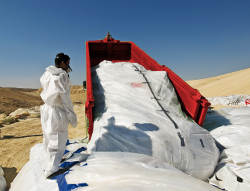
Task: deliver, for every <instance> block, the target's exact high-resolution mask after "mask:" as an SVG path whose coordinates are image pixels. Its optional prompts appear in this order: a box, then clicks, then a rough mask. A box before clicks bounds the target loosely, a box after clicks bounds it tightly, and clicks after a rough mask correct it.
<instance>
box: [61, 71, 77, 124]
mask: <svg viewBox="0 0 250 191" xmlns="http://www.w3.org/2000/svg"><path fill="white" fill-rule="evenodd" d="M58 87H59V89H60V94H59V95H60V98H61V101H62V104H63V107H64V109H65V111H66V113H67V118H68V120H69V122H70V124H71V125H72V126H73V127H76V125H77V117H76V114H75V112H74V109H73V104H72V101H71V99H70V83H69V78H68V76H67V74H66V73H62V74H60V75H59V80H58Z"/></svg>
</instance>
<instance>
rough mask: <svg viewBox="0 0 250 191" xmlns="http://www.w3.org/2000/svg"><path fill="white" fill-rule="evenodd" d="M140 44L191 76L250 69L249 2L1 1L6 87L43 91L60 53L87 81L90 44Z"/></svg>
mask: <svg viewBox="0 0 250 191" xmlns="http://www.w3.org/2000/svg"><path fill="white" fill-rule="evenodd" d="M108 31H109V32H110V33H111V35H112V36H113V37H114V38H115V39H119V40H121V41H133V42H134V43H136V44H137V45H138V46H139V47H140V48H142V49H143V50H144V51H146V52H147V53H148V54H149V55H150V56H151V57H153V58H154V59H155V60H157V61H158V63H160V64H161V65H166V66H168V67H169V68H171V69H172V70H173V71H175V72H176V73H177V74H178V75H179V76H181V77H182V78H183V79H184V80H191V79H200V78H206V77H210V76H215V75H219V74H223V73H228V72H233V71H236V70H241V69H245V68H249V67H250V1H249V0H234V1H232V0H172V1H168V0H162V1H160V0H154V1H153V0H126V1H123V0H105V1H104V0H103V1H102V0H71V1H70V0H67V1H66V0H22V1H20V0H8V1H7V0H0V66H1V68H0V86H2V87H6V86H9V87H30V88H39V87H40V82H39V78H40V76H41V75H42V73H43V72H44V69H45V68H46V67H47V66H49V65H51V64H54V57H55V55H56V54H57V53H58V52H65V53H67V54H68V55H69V56H70V57H71V66H72V69H73V72H72V73H71V74H70V75H71V81H72V84H82V81H83V80H85V73H86V69H85V67H86V66H85V42H86V41H88V40H98V39H102V38H103V37H104V36H105V35H106V33H107V32H108Z"/></svg>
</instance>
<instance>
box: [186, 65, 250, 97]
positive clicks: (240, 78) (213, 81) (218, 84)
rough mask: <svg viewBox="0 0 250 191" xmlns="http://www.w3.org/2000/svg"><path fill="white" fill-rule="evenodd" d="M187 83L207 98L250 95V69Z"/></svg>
mask: <svg viewBox="0 0 250 191" xmlns="http://www.w3.org/2000/svg"><path fill="white" fill-rule="evenodd" d="M187 83H188V84H189V85H191V86H192V87H193V88H196V89H198V90H199V91H200V93H201V94H202V95H204V96H205V97H216V96H228V95H237V94H241V95H250V68H247V69H244V70H240V71H236V72H232V73H227V74H223V75H220V76H216V77H211V78H205V79H200V80H192V81H187Z"/></svg>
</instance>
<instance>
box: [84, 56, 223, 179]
mask: <svg viewBox="0 0 250 191" xmlns="http://www.w3.org/2000/svg"><path fill="white" fill-rule="evenodd" d="M92 81H93V89H94V97H95V101H96V102H95V109H94V111H95V112H94V117H95V121H94V131H93V135H92V139H91V141H90V143H89V144H88V150H89V151H97V152H100V151H109V152H118V151H120V152H133V153H141V154H145V155H149V156H153V157H154V158H156V159H157V160H159V161H162V162H168V163H169V164H170V165H173V166H174V167H176V168H178V169H180V170H182V171H184V172H186V173H188V174H190V175H192V176H194V177H197V178H200V179H203V180H206V179H208V177H209V176H210V175H212V173H213V171H214V168H215V166H216V164H217V161H218V156H219V152H218V149H217V147H216V146H215V143H214V140H213V138H212V136H211V135H210V134H209V132H208V131H207V130H205V129H203V128H201V127H200V126H199V125H197V124H196V123H195V122H194V121H193V120H192V119H191V118H188V117H187V116H186V115H185V114H184V113H183V112H182V110H181V106H180V104H179V101H178V98H177V96H176V93H175V90H174V87H173V86H172V84H171V82H170V81H169V79H168V77H167V73H166V72H165V71H147V70H145V69H144V68H143V67H142V66H141V65H139V64H136V63H126V62H122V63H112V62H110V61H103V62H101V63H100V64H99V65H98V66H97V67H96V68H93V70H92Z"/></svg>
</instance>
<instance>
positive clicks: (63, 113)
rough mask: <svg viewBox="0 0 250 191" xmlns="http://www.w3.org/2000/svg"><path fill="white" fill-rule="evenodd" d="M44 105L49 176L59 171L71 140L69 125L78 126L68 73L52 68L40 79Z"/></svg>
mask: <svg viewBox="0 0 250 191" xmlns="http://www.w3.org/2000/svg"><path fill="white" fill-rule="evenodd" d="M40 82H41V86H42V89H43V91H42V93H41V98H42V100H43V101H44V103H45V104H44V105H42V106H41V109H40V110H41V124H42V130H43V144H44V148H45V152H46V157H45V158H46V163H45V164H46V165H45V176H46V177H48V176H49V175H51V174H52V173H53V172H56V171H57V170H58V169H59V164H60V161H61V160H62V157H63V154H64V151H65V147H66V142H67V137H68V124H69V123H70V124H71V125H72V126H73V127H75V126H76V125H77V118H76V114H75V112H74V110H73V104H72V102H71V99H70V80H69V77H68V74H67V72H65V71H64V70H63V69H61V68H57V67H55V66H49V67H47V68H46V71H45V72H44V74H43V75H42V76H41V78H40Z"/></svg>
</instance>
